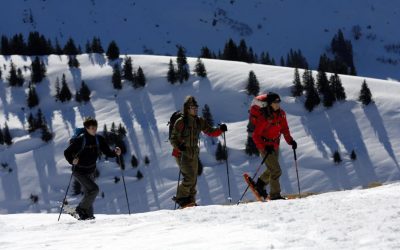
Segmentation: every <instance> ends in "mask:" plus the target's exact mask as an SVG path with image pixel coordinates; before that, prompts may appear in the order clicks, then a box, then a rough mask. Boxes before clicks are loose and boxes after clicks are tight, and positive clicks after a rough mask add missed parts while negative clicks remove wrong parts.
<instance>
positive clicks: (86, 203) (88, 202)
mask: <svg viewBox="0 0 400 250" xmlns="http://www.w3.org/2000/svg"><path fill="white" fill-rule="evenodd" d="M73 175H74V177H75V179H76V180H77V181H78V182H79V183H80V184H81V186H82V189H83V198H82V200H81V202H80V203H79V205H78V207H79V208H81V209H83V210H84V211H85V212H86V214H87V215H88V216H93V203H94V200H95V199H96V196H97V194H98V193H99V186H97V184H96V183H95V182H94V173H91V174H82V173H79V172H74V173H73Z"/></svg>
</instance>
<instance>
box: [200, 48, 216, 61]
mask: <svg viewBox="0 0 400 250" xmlns="http://www.w3.org/2000/svg"><path fill="white" fill-rule="evenodd" d="M200 58H210V59H211V58H213V56H212V53H211V51H210V49H209V48H207V47H202V48H201V51H200Z"/></svg>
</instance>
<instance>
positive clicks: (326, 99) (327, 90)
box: [317, 71, 335, 108]
mask: <svg viewBox="0 0 400 250" xmlns="http://www.w3.org/2000/svg"><path fill="white" fill-rule="evenodd" d="M317 89H318V91H319V93H320V94H321V95H322V97H323V98H322V103H323V105H324V106H325V107H328V108H329V107H332V106H333V103H334V102H335V95H334V94H333V91H332V89H331V87H330V86H329V81H328V77H327V76H326V73H325V72H323V71H318V74H317Z"/></svg>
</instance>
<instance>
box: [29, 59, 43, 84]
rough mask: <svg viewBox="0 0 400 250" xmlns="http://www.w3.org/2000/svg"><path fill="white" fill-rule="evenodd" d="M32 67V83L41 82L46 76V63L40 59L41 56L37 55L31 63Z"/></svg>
mask: <svg viewBox="0 0 400 250" xmlns="http://www.w3.org/2000/svg"><path fill="white" fill-rule="evenodd" d="M31 69H32V72H31V81H32V83H34V84H36V83H39V82H41V81H42V80H43V79H44V78H45V77H46V65H45V64H44V63H43V62H42V61H40V60H39V57H35V60H33V62H32V64H31Z"/></svg>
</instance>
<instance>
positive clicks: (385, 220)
mask: <svg viewBox="0 0 400 250" xmlns="http://www.w3.org/2000/svg"><path fill="white" fill-rule="evenodd" d="M399 189H400V185H399V184H398V183H397V184H392V185H387V186H383V187H378V188H374V189H368V190H352V191H345V192H335V193H327V194H322V195H318V196H311V197H308V198H304V199H301V200H290V201H274V202H270V203H250V204H242V205H239V206H236V205H233V206H220V205H215V206H207V207H196V208H188V209H185V210H178V211H168V210H160V211H156V212H150V213H141V214H133V215H131V216H129V215H103V214H100V215H97V219H96V221H79V222H77V221H76V220H75V219H73V218H72V217H70V216H69V215H63V216H62V217H61V220H60V222H57V214H55V213H53V214H14V215H0V226H1V228H2V230H1V238H0V247H1V248H2V249H8V250H17V249H18V250H20V249H21V250H22V249H44V248H46V249H60V250H63V249H111V248H114V249H160V248H161V249H207V248H212V249H307V250H310V249H318V250H319V249H399V248H400V240H399V237H398V234H399V231H400V224H399V220H400V213H399V210H400V205H399V203H398V200H399V199H400V192H399Z"/></svg>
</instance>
